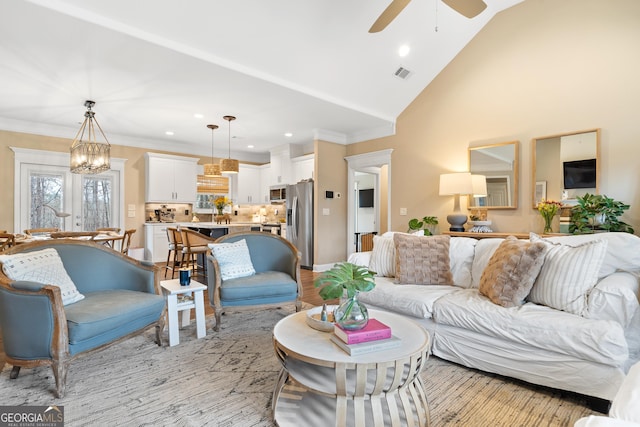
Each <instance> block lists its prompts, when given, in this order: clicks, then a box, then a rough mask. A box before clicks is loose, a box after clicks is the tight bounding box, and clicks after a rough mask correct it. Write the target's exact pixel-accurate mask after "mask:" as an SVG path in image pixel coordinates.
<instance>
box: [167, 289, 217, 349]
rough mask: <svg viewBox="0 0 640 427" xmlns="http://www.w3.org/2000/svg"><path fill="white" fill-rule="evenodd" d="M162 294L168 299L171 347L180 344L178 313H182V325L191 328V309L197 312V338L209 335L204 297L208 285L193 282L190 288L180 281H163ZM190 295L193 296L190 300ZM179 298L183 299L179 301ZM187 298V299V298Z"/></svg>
mask: <svg viewBox="0 0 640 427" xmlns="http://www.w3.org/2000/svg"><path fill="white" fill-rule="evenodd" d="M160 286H162V292H163V293H164V295H165V297H166V298H167V316H168V317H169V319H168V320H169V346H171V347H173V346H174V345H178V344H179V343H180V332H179V325H178V311H182V325H181V326H183V327H184V326H189V324H190V323H191V309H192V308H195V310H196V330H197V337H198V338H202V337H204V336H205V335H206V334H207V328H206V324H205V318H204V296H203V291H204V290H205V289H207V286H206V285H203V284H202V283H199V282H196V281H195V280H191V283H190V284H189V286H181V285H180V280H179V279H172V280H161V281H160ZM188 294H193V296H192V297H191V298H188V297H189V295H188ZM178 296H180V297H181V299H180V301H178ZM185 297H187V298H185Z"/></svg>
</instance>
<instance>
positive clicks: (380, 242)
mask: <svg viewBox="0 0 640 427" xmlns="http://www.w3.org/2000/svg"><path fill="white" fill-rule="evenodd" d="M369 270H371V271H375V272H376V276H381V277H395V275H396V247H395V245H394V243H393V235H391V237H383V236H377V235H376V236H373V250H372V251H371V259H370V260H369Z"/></svg>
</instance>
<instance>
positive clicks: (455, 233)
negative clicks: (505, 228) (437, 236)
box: [442, 231, 567, 239]
mask: <svg viewBox="0 0 640 427" xmlns="http://www.w3.org/2000/svg"><path fill="white" fill-rule="evenodd" d="M442 234H446V235H448V236H451V237H471V238H472V239H489V238H499V239H505V238H507V237H509V236H514V237H517V238H518V239H528V238H529V233H496V232H492V233H473V232H470V231H443V232H442ZM540 235H541V236H543V237H551V236H566V235H567V234H564V233H546V234H540Z"/></svg>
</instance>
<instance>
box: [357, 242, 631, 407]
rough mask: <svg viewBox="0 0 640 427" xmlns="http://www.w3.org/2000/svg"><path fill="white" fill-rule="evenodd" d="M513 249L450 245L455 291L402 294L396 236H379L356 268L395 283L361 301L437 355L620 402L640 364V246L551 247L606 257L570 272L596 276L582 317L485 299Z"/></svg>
mask: <svg viewBox="0 0 640 427" xmlns="http://www.w3.org/2000/svg"><path fill="white" fill-rule="evenodd" d="M403 234H404V233H403ZM441 237H445V236H441ZM423 238H424V237H423ZM536 238H537V239H539V238H538V237H537V236H535V237H532V241H533V240H535V239H536ZM503 240H504V239H495V238H488V239H480V240H477V239H471V238H465V237H452V238H450V239H449V248H448V249H449V268H450V271H451V273H452V278H453V286H452V285H424V284H399V283H395V279H394V277H388V276H393V275H395V271H394V265H395V263H394V260H395V257H396V254H395V247H394V245H393V233H385V234H384V235H382V236H376V238H375V239H374V248H373V251H371V252H360V253H355V254H352V255H351V256H350V257H349V260H348V261H349V262H352V263H355V264H358V265H364V266H368V267H369V268H370V269H371V270H373V271H377V272H383V273H384V274H385V275H386V276H387V277H380V276H379V277H376V287H375V289H374V290H372V291H370V292H365V293H361V294H360V295H359V299H360V300H361V301H362V302H364V303H365V304H366V305H367V307H370V308H375V309H381V310H387V311H392V312H395V313H399V314H402V315H404V316H407V317H410V318H412V319H414V320H416V321H418V322H419V323H420V324H421V325H423V326H424V327H425V328H426V329H427V330H428V331H429V332H430V333H431V337H432V353H433V354H434V355H436V356H438V357H440V358H442V359H446V360H450V361H453V362H456V363H459V364H462V365H464V366H468V367H472V368H476V369H480V370H482V371H486V372H492V373H496V374H500V375H504V376H508V377H513V378H517V379H520V380H523V381H526V382H529V383H533V384H538V385H542V386H547V387H552V388H555V389H560V390H568V391H572V392H576V393H580V394H583V395H586V396H592V397H596V398H599V399H605V400H607V401H611V400H612V399H613V398H614V396H615V395H616V392H617V391H618V389H619V388H620V385H621V383H622V381H623V379H624V377H625V374H626V373H627V372H628V370H629V368H630V367H631V365H633V364H634V363H635V362H637V361H638V360H640V304H639V302H638V301H639V295H640V290H639V283H638V277H639V274H638V273H639V272H640V238H639V237H637V236H634V235H631V234H627V233H602V234H595V235H580V236H562V237H552V238H549V239H543V240H544V241H545V245H546V246H547V247H551V245H554V246H553V247H561V248H565V247H566V246H570V247H571V248H581V247H583V246H596V245H598V246H599V247H602V246H603V245H604V246H605V247H606V251H604V256H603V257H601V258H600V259H599V260H591V261H589V262H587V261H584V259H580V260H578V262H572V263H570V266H569V267H567V266H566V265H565V267H564V270H565V271H570V270H571V269H572V268H575V269H576V270H577V271H576V273H577V274H583V273H584V272H586V274H592V275H593V276H594V277H592V278H588V280H582V279H584V277H582V278H581V279H580V280H581V281H580V283H584V284H587V285H588V289H587V290H586V291H584V295H582V296H580V298H579V299H578V301H577V302H579V303H581V304H583V305H584V307H582V309H581V311H580V312H579V314H574V313H570V312H566V311H562V310H558V309H555V308H551V307H549V306H546V305H543V304H540V303H533V302H531V301H529V300H528V299H529V297H527V299H526V300H524V301H523V304H522V305H517V306H515V307H509V308H506V307H503V306H501V305H498V304H496V303H494V302H492V301H491V300H490V299H489V298H487V297H486V296H484V295H482V294H481V293H480V292H479V284H480V281H481V278H482V273H483V271H484V270H485V268H486V267H487V265H488V264H489V262H490V259H491V257H492V255H493V254H494V252H495V251H496V249H497V248H498V247H499V245H500V244H501V243H502V242H503ZM595 240H597V241H599V242H594V241H595ZM390 242H391V243H390ZM525 242H526V241H525ZM602 242H606V243H602ZM561 245H562V246H561ZM565 245H566V246H565ZM571 250H579V249H571ZM550 253H551V250H549V251H547V252H546V253H545V255H544V257H545V258H544V264H543V265H542V267H541V268H542V271H544V269H545V268H546V269H547V270H548V269H549V268H551V266H550V265H551V264H552V261H554V260H552V259H551V258H550V257H551V255H550ZM583 261H584V262H585V264H584V265H582V264H580V263H581V262H583ZM594 266H595V267H594ZM589 269H591V270H593V271H592V272H591V273H589V272H588V270H589ZM546 274H547V275H548V274H549V271H546ZM542 275H543V274H542V272H541V273H540V275H539V276H538V278H537V279H536V283H535V284H534V285H533V286H534V288H535V287H536V286H538V285H539V283H538V279H540V277H541V276H542ZM557 275H558V276H562V273H558V274H557ZM532 292H533V289H532ZM574 311H575V310H574Z"/></svg>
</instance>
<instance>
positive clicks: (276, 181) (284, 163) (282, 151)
mask: <svg viewBox="0 0 640 427" xmlns="http://www.w3.org/2000/svg"><path fill="white" fill-rule="evenodd" d="M290 169H291V157H290V154H289V148H288V147H283V148H279V149H275V150H272V151H271V168H270V170H271V173H270V174H269V175H270V176H271V178H270V180H269V185H282V184H291V180H290V178H291V177H290V172H291V171H290Z"/></svg>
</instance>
